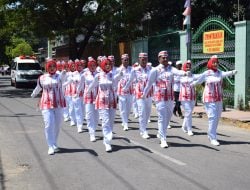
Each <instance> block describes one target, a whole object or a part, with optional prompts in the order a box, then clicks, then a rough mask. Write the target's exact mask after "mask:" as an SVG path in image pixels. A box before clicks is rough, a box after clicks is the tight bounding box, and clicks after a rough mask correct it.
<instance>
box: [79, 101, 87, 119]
mask: <svg viewBox="0 0 250 190" xmlns="http://www.w3.org/2000/svg"><path fill="white" fill-rule="evenodd" d="M80 98H81V107H82V115H83V118H82V119H83V120H84V119H86V108H85V103H84V101H83V97H80Z"/></svg>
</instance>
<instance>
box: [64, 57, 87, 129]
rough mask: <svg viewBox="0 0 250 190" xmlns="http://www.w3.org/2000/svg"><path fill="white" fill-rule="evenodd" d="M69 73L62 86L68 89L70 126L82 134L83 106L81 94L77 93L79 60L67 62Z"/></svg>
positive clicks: (81, 67) (80, 64)
mask: <svg viewBox="0 0 250 190" xmlns="http://www.w3.org/2000/svg"><path fill="white" fill-rule="evenodd" d="M69 68H70V72H68V73H67V80H66V82H65V83H64V84H63V85H64V86H67V89H68V93H67V95H68V97H67V99H68V102H69V114H70V120H71V121H70V125H71V126H74V125H76V127H77V132H78V133H82V132H83V126H82V125H83V106H82V92H78V91H77V89H78V88H79V84H80V81H81V76H80V71H82V69H83V65H82V63H81V62H80V61H79V60H76V61H69Z"/></svg>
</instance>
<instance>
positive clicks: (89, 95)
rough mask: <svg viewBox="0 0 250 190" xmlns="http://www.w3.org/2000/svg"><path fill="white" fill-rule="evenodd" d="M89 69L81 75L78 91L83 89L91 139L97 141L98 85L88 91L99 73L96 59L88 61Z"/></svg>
mask: <svg viewBox="0 0 250 190" xmlns="http://www.w3.org/2000/svg"><path fill="white" fill-rule="evenodd" d="M87 65H88V69H87V70H86V71H85V72H84V73H83V75H82V76H81V83H80V85H79V88H80V89H79V90H78V91H83V92H84V93H83V102H84V105H85V113H86V116H85V117H86V121H87V128H88V131H89V136H90V141H91V142H95V141H96V138H95V131H96V127H97V125H98V119H99V114H98V110H97V109H95V100H96V96H97V91H98V87H97V86H96V87H94V88H92V90H90V91H88V88H89V85H90V84H91V83H92V82H93V81H94V78H95V75H96V74H97V71H96V68H97V63H96V61H95V60H94V59H93V60H90V61H88V64H87Z"/></svg>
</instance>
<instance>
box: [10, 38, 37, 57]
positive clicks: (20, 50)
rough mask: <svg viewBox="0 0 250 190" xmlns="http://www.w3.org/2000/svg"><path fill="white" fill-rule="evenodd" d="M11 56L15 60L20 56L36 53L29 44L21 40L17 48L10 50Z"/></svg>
mask: <svg viewBox="0 0 250 190" xmlns="http://www.w3.org/2000/svg"><path fill="white" fill-rule="evenodd" d="M10 54H11V57H12V58H14V57H17V56H20V55H33V54H34V52H33V50H32V47H31V46H30V45H29V44H28V43H27V42H25V41H24V40H22V39H19V43H18V44H17V45H16V47H15V48H12V49H10Z"/></svg>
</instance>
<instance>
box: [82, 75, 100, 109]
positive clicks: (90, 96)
mask: <svg viewBox="0 0 250 190" xmlns="http://www.w3.org/2000/svg"><path fill="white" fill-rule="evenodd" d="M96 74H97V72H91V71H90V70H87V71H85V72H84V73H83V75H82V76H81V83H80V89H81V90H82V91H83V102H84V103H85V104H94V103H95V100H96V96H97V91H98V87H94V88H93V89H92V90H91V91H89V92H88V88H89V85H90V84H91V83H92V82H93V81H94V78H95V75H96Z"/></svg>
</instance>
